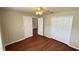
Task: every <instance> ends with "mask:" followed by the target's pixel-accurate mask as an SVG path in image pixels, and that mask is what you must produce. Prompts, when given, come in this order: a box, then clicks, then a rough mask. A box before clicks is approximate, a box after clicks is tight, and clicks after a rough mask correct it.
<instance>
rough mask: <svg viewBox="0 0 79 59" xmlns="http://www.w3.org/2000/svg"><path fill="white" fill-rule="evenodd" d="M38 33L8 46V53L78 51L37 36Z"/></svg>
mask: <svg viewBox="0 0 79 59" xmlns="http://www.w3.org/2000/svg"><path fill="white" fill-rule="evenodd" d="M36 31H37V30H34V33H33V34H34V36H33V37H30V38H27V39H25V40H23V41H20V42H17V43H14V44H11V45H8V46H6V51H77V50H76V49H74V48H71V47H69V46H67V45H66V44H64V43H61V42H59V41H56V40H54V39H49V38H47V37H43V36H40V35H37V32H36Z"/></svg>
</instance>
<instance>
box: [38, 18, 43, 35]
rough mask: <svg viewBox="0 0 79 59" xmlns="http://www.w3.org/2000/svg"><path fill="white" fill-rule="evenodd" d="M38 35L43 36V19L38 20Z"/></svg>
mask: <svg viewBox="0 0 79 59" xmlns="http://www.w3.org/2000/svg"><path fill="white" fill-rule="evenodd" d="M38 35H43V17H40V18H38Z"/></svg>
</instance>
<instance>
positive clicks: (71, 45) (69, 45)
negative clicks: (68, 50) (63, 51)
mask: <svg viewBox="0 0 79 59" xmlns="http://www.w3.org/2000/svg"><path fill="white" fill-rule="evenodd" d="M68 46H70V47H72V48H75V49H77V50H79V48H78V47H75V46H72V45H70V44H69V45H68Z"/></svg>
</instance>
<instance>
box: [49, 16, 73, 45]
mask: <svg viewBox="0 0 79 59" xmlns="http://www.w3.org/2000/svg"><path fill="white" fill-rule="evenodd" d="M72 21H73V16H53V17H52V18H51V32H50V33H51V38H54V39H56V40H58V41H61V42H63V43H66V44H69V41H70V35H71V29H72Z"/></svg>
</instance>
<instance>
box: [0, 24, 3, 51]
mask: <svg viewBox="0 0 79 59" xmlns="http://www.w3.org/2000/svg"><path fill="white" fill-rule="evenodd" d="M0 51H3V45H2V38H1V25H0Z"/></svg>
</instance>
